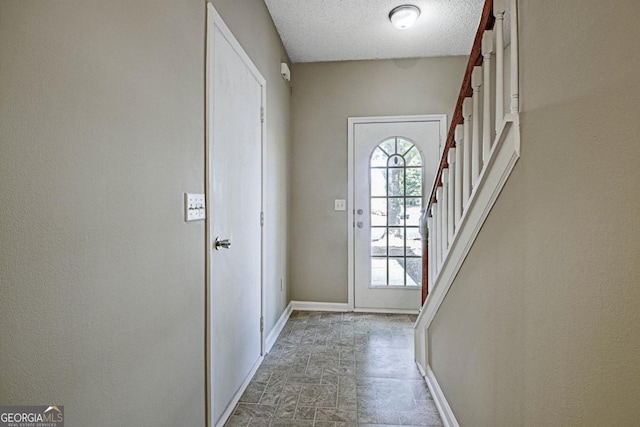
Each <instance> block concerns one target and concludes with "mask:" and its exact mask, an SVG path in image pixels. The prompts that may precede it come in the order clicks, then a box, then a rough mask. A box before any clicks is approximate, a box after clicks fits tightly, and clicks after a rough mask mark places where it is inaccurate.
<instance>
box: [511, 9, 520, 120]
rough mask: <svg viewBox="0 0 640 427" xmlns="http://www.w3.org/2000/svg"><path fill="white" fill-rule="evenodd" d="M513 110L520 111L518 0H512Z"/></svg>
mask: <svg viewBox="0 0 640 427" xmlns="http://www.w3.org/2000/svg"><path fill="white" fill-rule="evenodd" d="M510 19H511V112H512V113H517V112H518V111H520V93H519V88H518V66H519V65H518V0H511V14H510Z"/></svg>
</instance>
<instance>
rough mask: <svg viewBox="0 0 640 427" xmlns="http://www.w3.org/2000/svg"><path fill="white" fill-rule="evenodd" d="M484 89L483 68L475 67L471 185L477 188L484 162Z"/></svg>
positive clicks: (472, 79) (472, 75)
mask: <svg viewBox="0 0 640 427" xmlns="http://www.w3.org/2000/svg"><path fill="white" fill-rule="evenodd" d="M481 87H482V67H480V66H476V67H473V72H472V73H471V88H472V89H473V96H472V100H473V119H472V120H473V137H472V143H471V146H472V148H471V185H472V187H475V186H476V181H478V176H480V164H481V162H482V141H480V123H481V121H480V88H481Z"/></svg>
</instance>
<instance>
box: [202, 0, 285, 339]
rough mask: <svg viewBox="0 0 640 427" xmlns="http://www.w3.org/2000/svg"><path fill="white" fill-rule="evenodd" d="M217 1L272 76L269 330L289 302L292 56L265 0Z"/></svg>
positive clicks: (268, 106)
mask: <svg viewBox="0 0 640 427" xmlns="http://www.w3.org/2000/svg"><path fill="white" fill-rule="evenodd" d="M212 3H213V6H214V7H215V8H216V10H217V11H218V13H219V14H220V16H222V19H223V20H224V22H225V23H226V24H227V26H228V27H229V28H230V29H231V31H232V32H233V35H234V36H235V37H236V39H238V41H239V42H240V44H241V45H242V47H243V49H244V50H245V51H246V52H247V55H249V57H250V58H251V60H252V61H253V63H254V64H255V66H256V67H258V69H259V70H260V73H262V76H263V77H264V78H265V79H266V80H267V100H266V110H267V135H266V137H267V152H266V176H265V181H266V194H265V195H264V197H265V200H266V203H265V228H264V230H265V236H264V238H265V240H264V242H265V254H264V256H265V263H266V266H267V267H266V272H265V274H266V277H265V292H266V295H265V298H266V304H267V311H266V313H265V332H266V333H268V332H269V331H270V330H271V328H272V327H273V325H274V324H275V323H276V322H277V321H278V318H279V317H280V315H281V314H282V312H283V311H284V309H285V308H286V306H287V304H288V303H289V266H288V256H289V254H288V251H289V245H288V239H289V237H288V221H289V193H290V183H289V178H290V176H289V174H290V161H291V159H290V157H291V110H290V107H291V85H290V84H289V83H288V82H286V81H285V80H284V79H283V78H282V76H281V75H280V63H281V62H288V57H287V54H286V52H285V50H284V47H283V46H282V42H281V41H280V37H279V36H278V32H277V31H276V28H275V26H274V25H273V21H272V20H271V15H269V11H268V10H267V6H266V5H265V4H264V2H263V1H262V0H243V1H237V0H213V2H212ZM281 281H282V284H283V287H282V290H281V288H280V283H281Z"/></svg>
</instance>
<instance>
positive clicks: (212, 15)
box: [204, 2, 267, 426]
mask: <svg viewBox="0 0 640 427" xmlns="http://www.w3.org/2000/svg"><path fill="white" fill-rule="evenodd" d="M214 27H217V28H218V29H219V30H220V33H221V34H222V35H223V36H224V38H225V39H226V40H227V42H228V43H229V44H230V45H231V47H232V48H233V49H234V50H235V52H236V53H237V54H238V56H239V57H240V58H241V59H242V61H243V62H244V63H245V65H246V66H247V68H248V69H249V71H250V72H251V74H252V75H253V77H254V78H255V79H256V81H257V82H258V83H259V84H260V87H261V97H262V103H261V104H262V105H261V108H262V114H263V115H262V123H261V133H262V135H261V136H262V144H261V150H262V153H261V168H262V171H261V177H260V179H261V183H262V188H261V193H262V194H261V200H260V209H261V212H264V208H265V203H264V194H265V188H266V182H265V181H266V180H265V175H266V147H267V128H266V126H267V102H266V100H267V81H266V79H265V78H264V77H263V76H262V73H261V72H260V70H258V68H257V67H256V66H255V64H254V63H253V61H252V60H251V58H250V57H249V55H247V53H246V52H245V51H244V49H243V48H242V45H240V43H239V42H238V40H237V39H236V38H235V36H234V35H233V33H232V32H231V30H230V29H229V27H227V25H226V24H225V23H224V21H223V19H222V17H221V16H220V14H218V12H217V11H216V9H215V7H214V6H213V4H211V3H210V2H207V19H206V34H205V44H206V48H205V182H204V187H205V197H206V199H205V200H206V210H207V216H206V219H205V241H206V246H205V377H206V378H205V395H206V398H205V417H206V425H207V426H211V425H212V424H213V420H212V413H211V412H212V405H211V402H212V401H213V398H214V396H213V389H212V386H211V377H212V366H211V355H212V354H211V339H210V331H211V328H210V323H211V306H210V303H209V299H210V297H211V289H210V281H211V268H212V267H211V250H212V247H213V236H211V221H212V215H211V212H210V210H211V206H210V200H212V199H213V198H212V194H211V191H212V189H211V186H210V185H209V178H210V173H211V167H210V162H211V156H210V150H211V143H212V140H213V139H212V136H211V132H212V129H211V126H210V125H209V123H211V122H212V119H213V109H212V108H211V99H212V93H211V92H212V90H213V88H212V85H211V82H210V81H209V67H210V62H211V61H213V55H214V51H213V46H212V34H213V28H214ZM260 240H261V241H260V257H261V260H260V309H261V311H262V312H261V313H260V316H261V317H263V316H264V313H265V312H266V296H265V283H264V278H265V277H266V274H265V270H266V266H265V265H264V241H265V238H264V227H262V228H261V236H260ZM260 349H261V356H260V358H259V359H258V362H257V363H256V365H255V366H254V367H253V368H252V371H251V373H250V375H249V376H248V379H247V380H246V381H245V384H243V386H242V387H241V390H240V391H239V392H238V393H237V396H234V402H233V404H231V405H229V408H230V409H229V408H228V409H227V411H225V413H224V414H223V415H222V417H221V418H220V420H226V418H228V417H229V415H230V413H229V414H227V412H229V411H232V410H233V408H234V407H235V405H236V403H237V401H238V399H240V396H241V395H242V392H244V389H245V388H246V385H247V384H248V382H249V381H250V380H251V378H252V377H253V374H254V373H255V371H256V370H257V369H258V367H259V366H260V363H261V362H262V360H263V359H264V353H265V350H264V349H265V336H264V332H263V331H261V333H260ZM236 397H237V399H236ZM218 425H220V423H218Z"/></svg>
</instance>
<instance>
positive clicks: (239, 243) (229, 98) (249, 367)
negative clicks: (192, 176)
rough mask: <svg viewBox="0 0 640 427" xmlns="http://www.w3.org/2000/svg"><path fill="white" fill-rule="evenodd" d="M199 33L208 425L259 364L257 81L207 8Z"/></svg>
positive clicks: (259, 142)
mask: <svg viewBox="0 0 640 427" xmlns="http://www.w3.org/2000/svg"><path fill="white" fill-rule="evenodd" d="M207 34H208V40H207V48H208V55H207V58H208V59H207V82H208V84H207V91H208V93H207V98H208V100H207V109H208V119H207V120H208V123H207V128H208V130H207V135H208V145H207V157H208V159H207V163H208V165H207V176H208V178H207V180H208V182H207V186H208V190H207V194H208V200H207V205H208V239H207V240H208V244H209V247H208V255H209V256H208V260H209V262H208V265H209V274H208V278H209V279H208V280H209V309H208V311H209V323H208V325H209V357H210V359H209V381H210V393H211V395H210V411H211V414H210V416H211V420H212V425H216V424H218V423H219V422H220V421H221V419H223V418H224V416H226V415H227V413H228V411H229V410H231V409H232V404H233V403H234V402H233V401H234V397H236V395H237V393H238V391H239V390H240V388H241V387H242V385H243V383H244V382H245V381H247V380H248V379H249V376H250V375H252V374H253V372H254V370H255V368H256V367H257V365H258V363H259V362H260V361H261V351H262V332H261V316H262V283H261V282H262V273H261V269H262V266H261V264H262V261H261V257H262V249H261V248H262V237H261V232H262V230H261V225H260V215H261V210H262V123H261V108H262V99H263V90H264V85H265V81H264V79H263V78H262V76H261V75H260V73H259V72H258V70H257V69H256V68H255V66H254V65H253V64H252V63H251V61H250V60H249V58H248V56H247V55H246V54H245V53H244V51H243V50H242V48H241V47H240V45H239V44H238V42H237V41H236V40H235V39H234V38H233V35H232V34H231V32H230V31H229V29H228V28H227V27H226V26H225V25H224V23H223V22H222V20H221V18H220V17H219V15H218V14H217V13H216V12H215V10H214V9H213V7H212V6H211V5H210V4H208V33H207ZM216 239H217V240H218V244H217V245H216ZM226 242H228V245H227V244H226ZM225 412H227V413H225Z"/></svg>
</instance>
